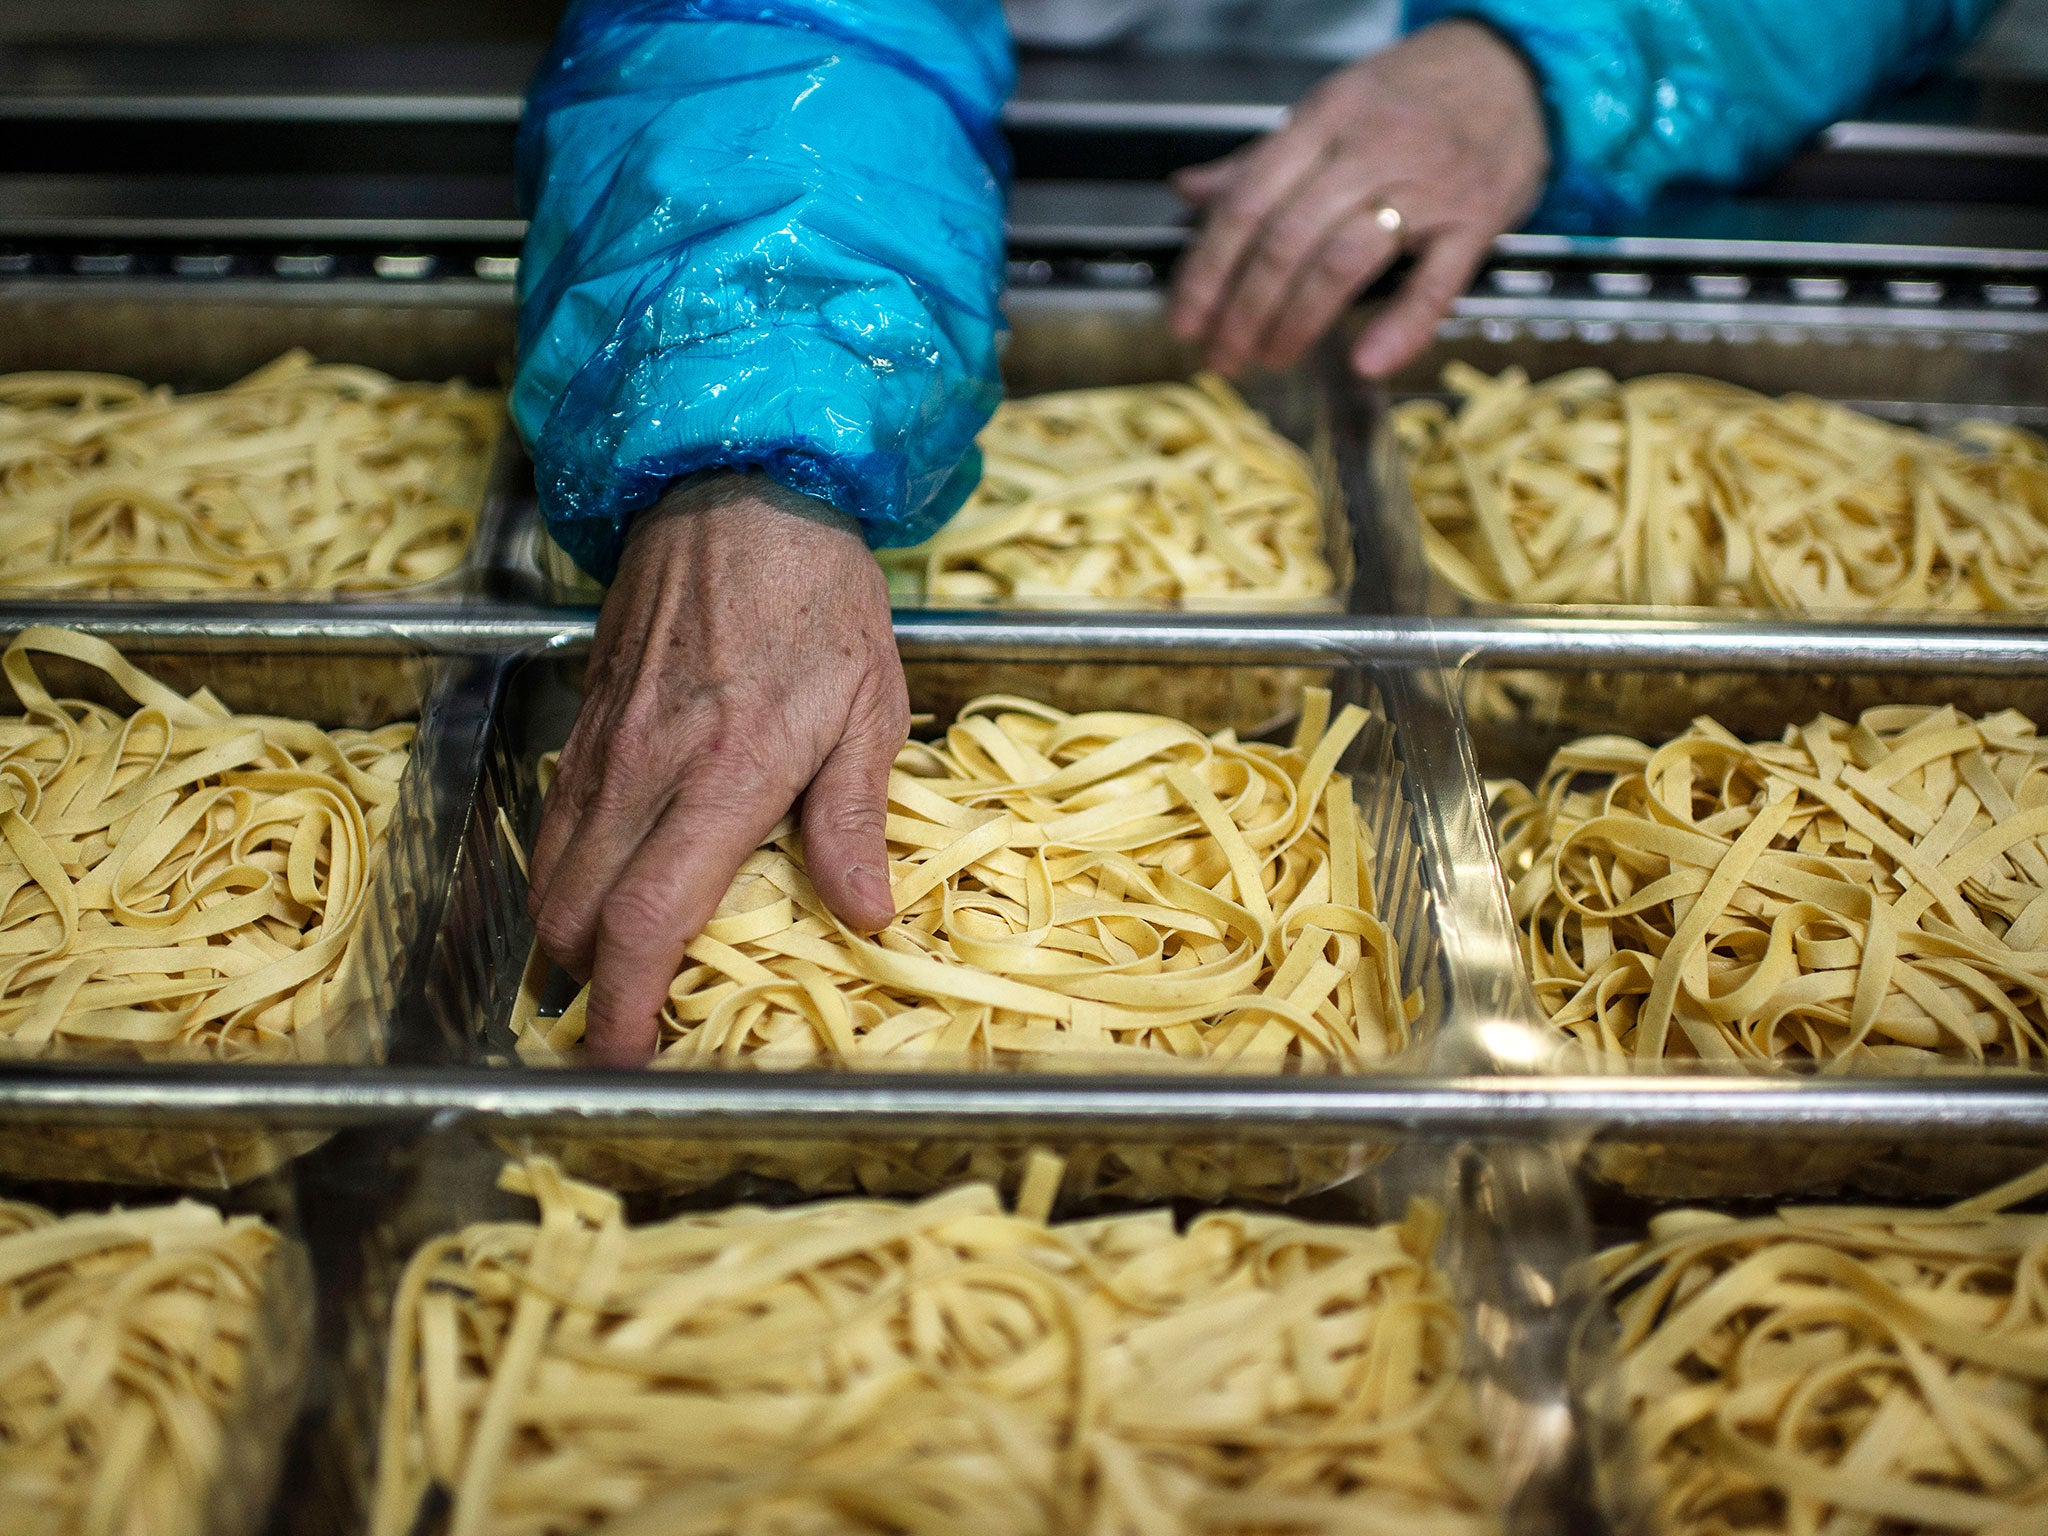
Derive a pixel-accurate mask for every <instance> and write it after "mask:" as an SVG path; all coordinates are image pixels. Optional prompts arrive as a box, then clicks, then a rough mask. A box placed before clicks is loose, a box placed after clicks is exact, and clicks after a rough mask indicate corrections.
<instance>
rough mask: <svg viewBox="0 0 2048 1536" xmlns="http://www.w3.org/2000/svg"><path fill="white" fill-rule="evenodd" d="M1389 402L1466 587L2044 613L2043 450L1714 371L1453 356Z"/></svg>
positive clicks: (1539, 598) (1496, 593) (1576, 595)
mask: <svg viewBox="0 0 2048 1536" xmlns="http://www.w3.org/2000/svg"><path fill="white" fill-rule="evenodd" d="M1444 384H1445V387H1446V388H1448V389H1449V390H1451V391H1452V392H1453V393H1454V394H1456V395H1457V396H1459V397H1460V403H1459V404H1458V406H1457V408H1456V409H1455V410H1453V409H1450V408H1447V407H1446V406H1445V405H1444V404H1442V403H1441V402H1439V401H1435V400H1416V401H1408V402H1405V403H1403V404H1401V405H1399V406H1397V407H1396V408H1395V411H1394V430H1395V433H1396V435H1397V437H1398V439H1399V441H1400V443H1401V445H1402V447H1403V448H1404V449H1405V451H1406V454H1407V459H1408V477H1409V485H1410V489H1411V491H1412V493H1413V495H1414V499H1415V508H1416V512H1417V513H1418V515H1419V516H1420V519H1421V532H1422V547H1423V553H1424V555H1425V557H1426V558H1427V560H1428V562H1429V565H1430V568H1431V569H1432V570H1433V571H1435V572H1436V574H1437V575H1438V576H1439V577H1441V578H1442V579H1443V580H1444V581H1446V582H1448V583H1449V584H1450V585H1451V586H1452V587H1454V588H1456V589H1457V590H1458V591H1459V592H1461V593H1463V594H1464V595H1465V596H1466V597H1468V598H1471V599H1473V600H1475V601H1478V602H1488V603H1595V604H1597V603H1649V604H1660V605H1672V604H1676V605H1687V606H1697V607H1710V608H1765V609H1776V610H1781V611H1785V612H1815V613H1821V612H1829V611H1864V612H1884V611H1895V612H1918V611H1925V610H1934V611H1940V612H1947V613H1994V612H2014V611H2026V612H2032V611H2039V610H2040V609H2042V608H2048V444H2044V443H2043V442H2042V440H2041V439H2040V438H2039V437H2036V436H2035V435H2033V434H2032V433H2029V432H2026V431H2023V430H2021V429H2019V428H2017V427H2012V426H2006V425H2003V424H2001V423H1997V422H1989V421H1970V422H1964V423H1962V424H1961V425H1960V426H1958V427H1957V428H1956V429H1955V432H1954V434H1953V436H1952V437H1950V438H1940V437H1934V436H1930V435H1929V434H1927V433H1924V432H1917V431H1914V430H1912V429H1911V428H1908V427H1903V426H1898V425H1895V424H1893V423H1891V422H1886V421H1880V420H1878V419H1876V418H1875V417H1872V416H1866V415H1864V414H1862V413H1860V412H1857V411H1853V410H1850V409H1848V408H1847V407H1846V406H1840V405H1834V404H1831V403H1829V402H1827V401H1822V400H1815V399H1811V398H1808V397H1806V396H1802V395H1791V396H1787V397H1785V398H1783V399H1777V400H1774V399H1771V398H1770V397H1768V396H1765V395H1759V394H1755V393H1752V392H1751V391H1749V390H1745V389H1738V388H1736V387H1735V386H1733V385H1730V384H1722V383H1719V382H1717V381H1715V380H1712V379H1703V378H1696V377H1693V376H1691V375H1688V374H1658V375H1652V376H1649V377H1645V378H1639V379H1631V380H1629V381H1627V382H1626V383H1616V382H1615V380H1614V379H1613V378H1612V377H1611V376H1610V375H1608V374H1606V373H1603V372H1601V371H1600V370H1598V369H1594V368H1580V369H1575V370H1572V371H1571V372H1568V373H1561V374H1558V375H1556V376H1555V377H1553V378H1550V379H1546V380H1544V381H1543V382H1541V383H1538V384H1532V383H1530V382H1529V377H1528V375H1527V374H1526V373H1524V372H1523V371H1522V370H1521V369H1519V368H1510V369H1507V370H1506V371H1504V372H1503V373H1501V374H1500V375H1499V376H1498V377H1497V378H1489V377H1488V376H1487V375H1485V374H1484V373H1481V372H1480V371H1479V370H1477V369H1475V368H1472V367H1469V366H1467V365H1464V364H1459V363H1454V364H1452V365H1451V366H1450V367H1449V368H1447V369H1445V370H1444Z"/></svg>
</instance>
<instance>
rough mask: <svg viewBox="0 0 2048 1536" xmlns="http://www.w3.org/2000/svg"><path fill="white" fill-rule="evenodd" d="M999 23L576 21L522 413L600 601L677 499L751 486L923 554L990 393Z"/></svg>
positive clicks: (817, 9)
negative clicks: (675, 489) (742, 472)
mask: <svg viewBox="0 0 2048 1536" xmlns="http://www.w3.org/2000/svg"><path fill="white" fill-rule="evenodd" d="M1013 79H1014V65H1013V63H1012V60H1011V56H1010V48H1009V39H1008V35H1007V33H1006V32H1005V30H1004V27H1003V20H1002V13H1001V10H1000V8H999V6H998V4H997V0H578V3H575V4H573V5H572V6H571V8H570V10H569V13H568V15H567V16H566V17H565V18H564V20H563V22H562V26H561V30H560V32H559V33H558V34H557V35H556V38H555V44H554V47H553V48H552V49H551V50H550V51H549V54H548V56H547V58H546V59H545V60H544V61H543V63H542V64H541V67H540V72H539V73H538V75H537V76H536V77H535V79H534V83H533V87H532V90H531V92H530V93H529V95H528V99H527V105H526V115H525V118H524V120H523V121H522V122H521V124H520V128H519V176H520V194H521V199H522V202H523V204H524V206H525V207H526V209H527V211H528V217H529V219H530V224H529V228H528V232H527V237H526V250H525V254H524V257H523V258H522V260H521V263H520V274H519V281H520V295H519V297H520V303H519V371H518V376H517V379H516V380H515V382H514V385H513V390H512V414H513V418H514V420H515V421H516V422H517V423H518V425H519V430H520V431H521V433H522V434H523V435H524V436H525V438H526V441H527V445H528V447H529V448H530V449H531V450H532V453H533V461H534V471H535V476H536V480H537V483H538V486H539V491H540V502H541V509H542V511H543V513H544V514H545V515H546V518H547V521H548V528H549V531H550V532H551V533H553V535H554V536H555V539H556V540H557V541H558V542H559V543H560V544H561V545H562V547H563V548H564V549H566V550H567V551H568V552H569V553H570V554H571V555H572V556H573V557H574V558H575V559H576V561H577V563H578V564H579V565H581V566H582V567H583V568H584V569H585V570H587V571H589V572H590V573H591V574H592V575H594V576H596V577H598V578H599V579H600V580H605V581H609V580H610V579H611V577H612V574H613V572H614V571H615V569H616V568H617V565H618V558H619V551H620V548H621V547H622V545H623V543H624V540H625V531H626V528H627V526H628V524H629V523H630V522H631V520H632V517H633V514H634V513H635V512H637V511H638V510H639V509H640V508H642V507H644V506H646V505H647V504H648V503H650V502H651V501H653V500H654V499H655V498H656V497H657V496H659V495H660V494H661V492H662V490H663V488H664V487H665V486H667V485H668V484H669V482H671V481H672V480H675V479H677V478H678V477H680V476H684V475H688V474H693V473H695V472H697V471H700V470H705V469H721V468H725V469H755V470H760V471H761V472H763V473H765V474H767V475H769V476H771V477H773V478H774V479H776V480H778V481H780V482H781V483H783V484H784V485H787V486H789V487H790V488H791V489H793V490H797V491H801V492H803V493H804V494H806V495H809V496H816V497H819V498H821V499H823V500H825V501H828V502H830V503H831V504H832V505H833V506H835V507H837V508H839V509H840V510H841V511H843V512H846V513H848V514H850V515H852V516H853V517H856V518H858V519H859V520H860V523H861V526H862V529H863V530H864V531H865V532H866V534H867V537H868V539H869V542H870V543H872V544H877V545H880V544H894V543H915V542H916V541H918V540H920V539H922V538H924V537H926V536H927V535H928V534H929V533H930V532H931V531H932V530H933V529H934V528H936V527H937V526H938V524H939V523H940V522H942V521H943V520H944V519H945V518H946V517H948V516H950V515H951V514H952V513H953V512H954V511H955V510H956V509H957V508H958V507H959V505H960V503H961V502H962V501H963V500H964V499H965V498H966V495H967V493H968V491H969V490H971V489H972V488H973V486H974V484H975V482H976V481H977V480H978V479H979V478H980V474H981V464H980V458H979V455H978V454H977V453H976V451H975V449H974V436H975V433H976V432H978V431H979V430H980V429H981V426H982V424H983V423H984V422H985V421H986V420H987V419H988V415H989V413H990V412H991V411H992V410H994V408H995V404H996V401H997V399H998V398H999V396H1000V383H999V380H998V377H997V372H996V362H997V342H998V338H999V335H1000V333H1001V330H1002V317H1001V311H1000V309H999V299H1000V294H1001V287H1002V277H1003V264H1002V258H1003V227H1002V214H1003V197H1004V190H1005V183H1006V180H1007V176H1008V162H1007V159H1006V156H1005V152H1004V149H1003V145H1002V139H1001V137H1000V134H999V131H998V127H997V118H998V114H999V113H1000V111H1001V107H1002V103H1003V100H1004V98H1005V97H1006V96H1007V95H1008V93H1009V90H1010V87H1011V84H1012V82H1013Z"/></svg>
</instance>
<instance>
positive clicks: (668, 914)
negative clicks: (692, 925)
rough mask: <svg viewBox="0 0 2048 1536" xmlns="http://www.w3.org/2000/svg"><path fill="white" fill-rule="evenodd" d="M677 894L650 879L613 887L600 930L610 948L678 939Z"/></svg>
mask: <svg viewBox="0 0 2048 1536" xmlns="http://www.w3.org/2000/svg"><path fill="white" fill-rule="evenodd" d="M675 908H676V903H675V898H674V894H673V893H672V892H671V891H670V890H669V889H668V888H667V887H666V886H664V885H662V884H660V883H658V882H656V881H652V880H647V879H626V880H621V881H620V882H619V883H618V884H617V885H616V886H614V887H612V890H611V894H610V895H608V896H606V897H605V899H604V905H603V907H602V908H601V909H600V910H599V913H598V927H599V929H600V931H601V932H602V934H603V935H604V938H605V940H606V942H607V944H608V945H615V946H619V947H622V948H631V947H637V946H641V945H645V944H647V943H650V942H656V941H661V940H666V939H670V938H673V937H675V936H676V935H675V929H676V926H677V922H678V919H677V916H676V910H675Z"/></svg>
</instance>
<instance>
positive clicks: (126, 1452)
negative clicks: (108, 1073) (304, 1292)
mask: <svg viewBox="0 0 2048 1536" xmlns="http://www.w3.org/2000/svg"><path fill="white" fill-rule="evenodd" d="M276 1248H277V1234H276V1232H275V1231H273V1230H272V1229H271V1228H270V1227H268V1226H266V1225H265V1224H264V1223H263V1222H261V1221H259V1220H257V1219H256V1218H255V1217H253V1216H234V1217H226V1218H224V1217H222V1215H221V1214H220V1212H218V1211H216V1210H214V1209H213V1208H212V1207H211V1206H205V1205H200V1204H197V1203H196V1202H194V1201H190V1200H186V1201H180V1202H179V1203H177V1204H175V1205H168V1206H159V1207H156V1208H153V1209H148V1210H140V1211H123V1210H114V1211H109V1212H106V1213H105V1214H100V1213H96V1212H95V1213H86V1214H81V1215H75V1216H66V1217H62V1218H59V1217H56V1216H53V1215H52V1214H51V1213H50V1212H48V1211H45V1210H41V1209H39V1208H38V1207H36V1206H33V1205H22V1204H18V1203H16V1202H13V1201H4V1202H0V1517H4V1522H5V1525H6V1528H7V1530H8V1531H9V1532H10V1533H11V1536H201V1533H202V1532H203V1531H205V1530H207V1529H208V1528H209V1527H208V1526H207V1525H206V1524H205V1523H204V1522H205V1516H206V1515H207V1513H208V1510H209V1508H210V1507H211V1500H212V1498H213V1497H214V1496H215V1491H216V1490H215V1485H216V1483H217V1482H218V1480H219V1479H220V1478H221V1476H222V1475H223V1473H224V1470H225V1467H226V1464H227V1463H228V1461H229V1460H230V1456H231V1448H230V1447H229V1445H228V1443H227V1436H228V1433H229V1430H230V1420H231V1419H232V1418H233V1417H234V1416H235V1412H236V1410H237V1409H238V1408H239V1406H240V1402H241V1396H240V1394H241V1393H242V1392H243V1390H244V1384H245V1382H246V1381H247V1380H248V1377H249V1369H250V1351H251V1349H252V1347H258V1346H260V1345H261V1344H262V1342H263V1338H262V1326H261V1325H262V1321H263V1319H262V1317H261V1315H260V1311H259V1308H260V1303H261V1300H262V1297H263V1292H264V1284H265V1280H266V1275H267V1271H268V1268H269V1266H270V1263H271V1258H272V1255H273V1253H274V1252H275V1250H276Z"/></svg>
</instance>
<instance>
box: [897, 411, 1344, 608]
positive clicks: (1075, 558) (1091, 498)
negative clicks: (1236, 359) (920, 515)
mask: <svg viewBox="0 0 2048 1536" xmlns="http://www.w3.org/2000/svg"><path fill="white" fill-rule="evenodd" d="M980 445H981V454H982V478H981V483H980V485H979V486H977V487H976V488H975V491H974V494H973V495H972V496H970V497H969V498H968V500H967V504H966V505H965V506H964V507H962V508H961V509H960V511H959V512H958V513H956V514H955V515H954V517H953V518H952V520H951V521H950V522H948V523H947V524H946V525H945V527H943V528H941V529H940V530H939V531H938V533H936V534H934V535H933V536H932V537H931V538H930V539H929V540H927V541H926V542H925V543H923V544H920V545H917V546H916V547H914V548H910V549H902V550H883V551H881V556H880V558H881V560H882V563H883V566H884V568H885V569H887V570H889V571H890V572H892V573H894V574H895V575H896V576H897V578H898V579H899V581H904V582H909V583H911V584H912V585H913V586H914V587H915V589H916V590H917V591H918V592H919V593H920V594H921V595H923V596H927V597H930V598H934V599H940V600H945V601H966V602H985V601H991V600H1000V601H1003V602H1010V603H1019V604H1024V605H1032V604H1042V605H1048V606H1059V605H1062V604H1069V603H1073V602H1074V601H1076V600H1077V599H1083V600H1085V599H1099V600H1105V601H1109V602H1115V603H1126V604H1131V605H1136V606H1142V607H1155V606H1158V607H1179V606H1183V605H1192V606H1201V607H1221V606H1238V605H1243V606H1263V605H1271V604H1281V605H1291V604H1301V603H1315V602H1318V601H1320V600H1322V599H1325V598H1327V597H1328V596H1329V595H1330V593H1331V592H1332V591H1333V590H1334V589H1335V587H1336V584H1337V580H1336V576H1335V575H1334V573H1333V572H1332V571H1331V569H1330V565H1329V562H1328V560H1327V559H1325V557H1324V538H1325V535H1324V527H1323V498H1322V495H1321V493H1320V492H1319V491H1318V489H1317V486H1316V478H1315V473H1314V471H1313V469H1312V468H1311V466H1310V464H1309V461H1308V457H1307V455H1306V454H1304V453H1303V452H1302V451H1301V449H1299V448H1298V447H1296V446H1295V445H1294V444H1293V443H1291V442H1289V441H1288V440H1287V439H1286V438H1285V437H1282V436H1281V435H1280V434H1279V433H1278V432H1276V431H1274V430H1273V428H1272V426H1271V425H1270V424H1269V423H1268V422H1267V421H1266V419H1265V418H1264V417H1263V416H1261V415H1260V414H1259V413H1258V412H1257V411H1255V410H1253V409H1252V408H1251V407H1250V406H1248V405H1247V404H1245V402H1244V400H1243V399H1242V398H1241V397H1240V396H1239V395H1238V393H1237V392H1236V391H1235V390H1234V389H1232V388H1231V387H1230V385H1229V384H1227V383H1225V382H1224V381H1223V380H1222V379H1220V378H1218V377H1216V376H1215V375H1214V374H1206V373H1205V374H1200V375H1197V377H1196V378H1195V381H1194V382H1193V383H1192V384H1135V385H1125V386H1121V387H1116V388H1108V389H1075V390H1064V391H1060V392H1058V393H1054V394H1044V395H1030V396H1026V397H1024V398H1021V399H1016V400H1006V401H1004V402H1003V404H1002V405H1000V406H998V407H997V408H996V413H995V416H994V418H993V419H992V420H991V421H990V422H989V424H988V426H987V427H986V428H984V429H983V431H982V434H981V438H980Z"/></svg>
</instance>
